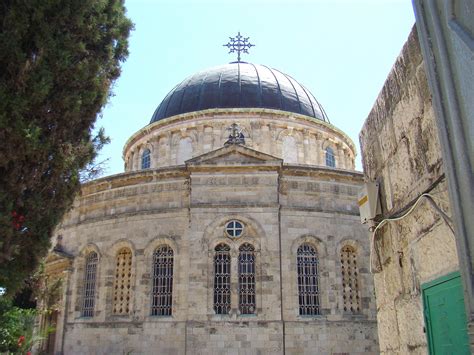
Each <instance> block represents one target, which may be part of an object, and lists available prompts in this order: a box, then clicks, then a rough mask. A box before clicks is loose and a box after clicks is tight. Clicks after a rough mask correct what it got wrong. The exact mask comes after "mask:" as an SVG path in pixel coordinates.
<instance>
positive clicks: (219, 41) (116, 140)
mask: <svg viewBox="0 0 474 355" xmlns="http://www.w3.org/2000/svg"><path fill="white" fill-rule="evenodd" d="M125 4H126V7H127V13H128V16H129V17H130V18H131V19H132V21H133V22H134V23H135V30H134V31H133V32H132V34H131V36H130V45H129V49H130V56H129V58H128V60H127V62H125V63H124V64H123V67H122V75H121V77H120V78H119V79H118V81H117V82H116V83H115V86H114V88H113V92H114V96H113V97H112V98H111V99H110V101H109V103H108V105H107V106H106V107H105V109H104V110H103V117H102V119H99V120H98V122H97V125H96V126H97V127H100V126H103V127H104V128H105V130H106V133H107V134H108V135H109V136H110V137H111V139H112V142H111V143H110V144H109V145H108V146H106V147H105V148H104V149H103V151H102V153H101V155H100V157H99V159H100V160H104V159H107V158H108V159H109V161H108V163H107V166H108V169H106V175H110V174H116V173H120V172H123V161H122V149H123V145H124V144H125V142H126V140H127V139H128V138H129V137H130V136H131V135H132V134H133V133H134V132H136V131H137V130H139V129H141V128H142V127H144V126H146V125H147V124H148V123H149V121H150V118H151V116H152V114H153V112H154V110H155V109H156V107H157V106H158V105H159V104H160V102H161V100H162V99H163V98H164V96H165V95H166V94H167V93H168V92H169V91H170V90H171V89H172V88H173V87H174V86H175V85H176V84H178V83H180V82H181V81H182V80H184V79H185V78H186V77H187V76H189V75H191V74H193V73H194V72H196V71H199V70H202V69H205V68H208V67H212V66H215V65H220V64H224V63H228V62H231V61H234V60H236V57H235V56H234V55H233V54H228V50H227V48H225V47H223V46H222V45H223V44H224V43H227V42H228V39H229V36H232V37H233V36H235V35H236V34H237V32H238V31H240V32H241V34H242V35H244V36H246V37H250V42H251V43H253V44H255V47H252V48H251V49H250V54H248V55H243V58H242V60H244V61H248V62H252V63H256V64H265V65H267V66H270V67H272V68H276V69H278V70H280V71H282V72H284V73H286V74H289V75H291V76H292V77H293V78H295V79H296V80H297V81H299V82H300V83H301V84H303V85H304V86H306V87H307V88H308V89H309V90H310V91H311V92H312V93H313V95H314V96H315V97H316V99H317V100H318V101H319V102H320V103H321V104H322V105H323V107H324V109H325V111H326V113H327V114H328V116H329V119H330V121H331V123H332V124H334V125H335V126H336V127H338V128H340V129H341V130H343V131H344V132H346V133H347V134H348V135H349V136H350V137H351V138H352V140H353V141H354V143H355V144H356V146H357V147H358V156H357V160H356V167H357V169H359V170H361V163H360V148H359V142H358V134H359V131H360V129H361V127H362V125H363V123H364V121H365V119H366V117H367V115H368V113H369V112H370V109H371V108H372V105H373V103H374V102H375V99H376V98H377V96H378V93H379V92H380V90H381V88H382V86H383V83H384V81H385V79H386V77H387V75H388V73H389V71H390V69H391V67H392V65H393V63H394V62H395V59H396V57H397V56H398V54H399V53H400V51H401V49H402V46H403V44H404V43H405V41H406V39H407V37H408V34H409V32H410V30H411V28H412V26H413V24H414V22H415V19H414V14H413V8H412V4H411V1H409V0H398V1H395V0H365V1H363V0H345V1H343V0H324V1H323V0H319V1H318V0H292V1H290V0H285V1H283V0H271V1H270V0H239V1H227V0H219V1H217V0H208V1H198V0H172V1H171V0H170V1H168V0H128V1H126V3H125Z"/></svg>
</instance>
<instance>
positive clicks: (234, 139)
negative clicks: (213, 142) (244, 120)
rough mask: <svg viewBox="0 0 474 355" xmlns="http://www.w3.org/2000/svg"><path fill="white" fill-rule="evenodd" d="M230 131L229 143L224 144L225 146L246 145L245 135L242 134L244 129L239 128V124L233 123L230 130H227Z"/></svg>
mask: <svg viewBox="0 0 474 355" xmlns="http://www.w3.org/2000/svg"><path fill="white" fill-rule="evenodd" d="M227 130H228V131H230V134H229V139H228V140H227V142H225V143H224V145H228V144H245V137H244V134H243V133H242V129H241V128H239V125H238V124H237V123H235V122H234V123H232V124H231V125H230V127H229V128H227Z"/></svg>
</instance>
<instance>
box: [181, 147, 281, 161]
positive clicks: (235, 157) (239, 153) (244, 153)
mask: <svg viewBox="0 0 474 355" xmlns="http://www.w3.org/2000/svg"><path fill="white" fill-rule="evenodd" d="M281 163H282V160H281V159H279V158H277V157H274V156H273V155H269V154H265V153H262V152H259V151H257V150H254V149H250V148H248V147H245V146H243V145H239V144H229V145H227V146H224V147H222V148H219V149H216V150H213V151H211V152H208V153H205V154H202V155H200V156H197V157H195V158H193V159H190V160H187V161H186V165H188V166H197V165H233V166H235V165H241V166H242V165H260V164H263V165H275V164H276V165H280V164H281Z"/></svg>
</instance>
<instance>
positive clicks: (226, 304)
mask: <svg viewBox="0 0 474 355" xmlns="http://www.w3.org/2000/svg"><path fill="white" fill-rule="evenodd" d="M214 251H215V255H214V311H215V312H216V314H229V311H230V247H229V246H228V245H226V244H219V245H218V246H216V248H215V249H214Z"/></svg>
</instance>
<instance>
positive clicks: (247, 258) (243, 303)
mask: <svg viewBox="0 0 474 355" xmlns="http://www.w3.org/2000/svg"><path fill="white" fill-rule="evenodd" d="M255 309H256V307H255V249H254V247H253V246H252V245H250V244H248V243H245V244H242V245H241V246H240V248H239V311H240V314H254V313H255Z"/></svg>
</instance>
